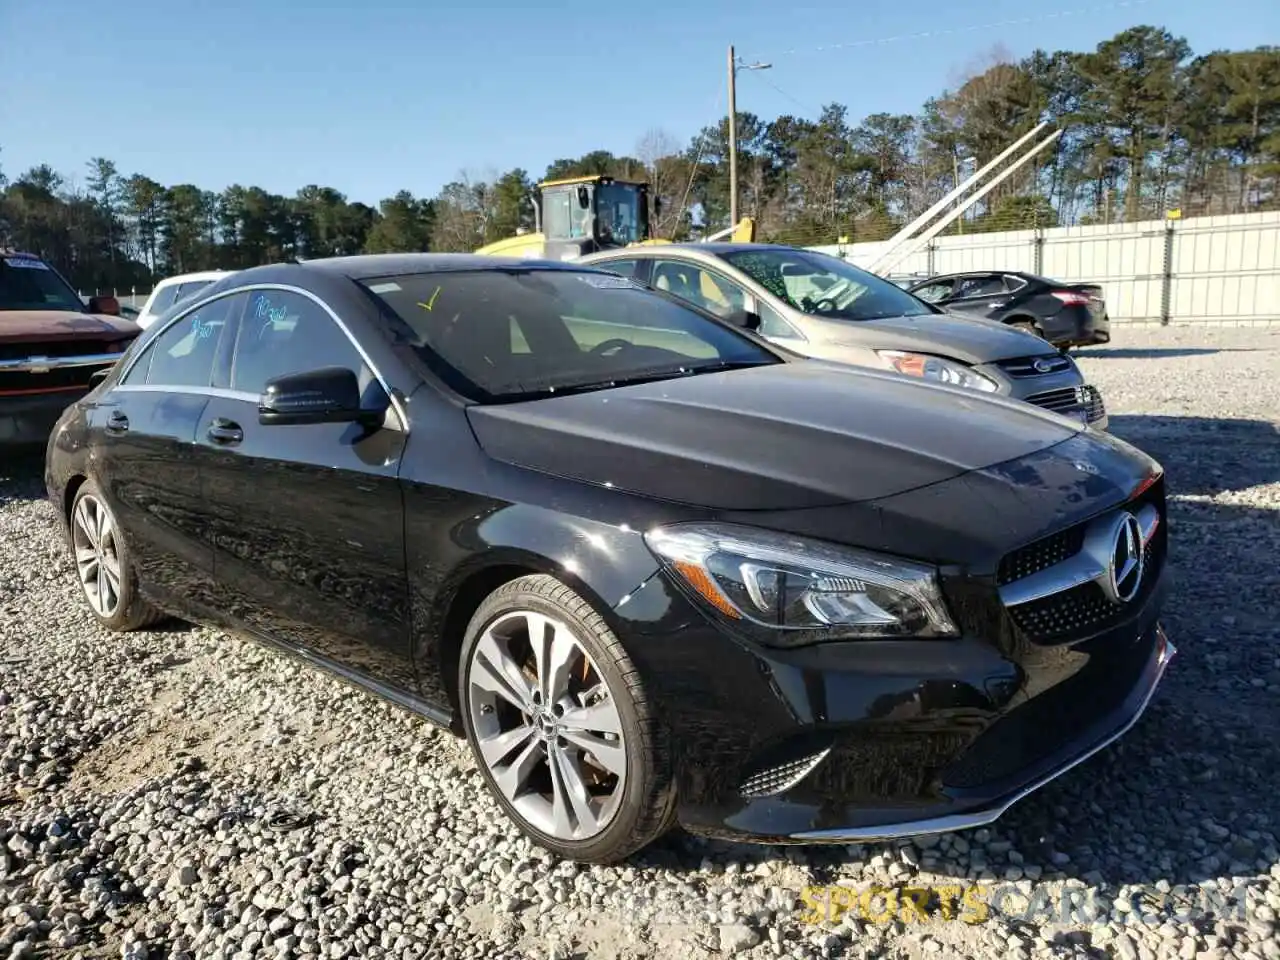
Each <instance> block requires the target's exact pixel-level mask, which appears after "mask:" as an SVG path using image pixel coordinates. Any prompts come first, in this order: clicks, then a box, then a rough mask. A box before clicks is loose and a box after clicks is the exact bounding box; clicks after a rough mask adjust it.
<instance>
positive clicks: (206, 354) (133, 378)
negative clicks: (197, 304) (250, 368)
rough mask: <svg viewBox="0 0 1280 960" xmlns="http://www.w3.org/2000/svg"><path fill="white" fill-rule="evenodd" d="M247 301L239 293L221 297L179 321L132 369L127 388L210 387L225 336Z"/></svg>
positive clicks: (148, 349) (126, 377) (162, 335)
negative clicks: (236, 308)
mask: <svg viewBox="0 0 1280 960" xmlns="http://www.w3.org/2000/svg"><path fill="white" fill-rule="evenodd" d="M243 302H244V296H243V295H242V294H237V295H234V296H230V297H219V298H218V299H217V300H214V301H212V302H211V303H207V304H205V305H204V306H202V307H201V308H200V309H199V310H194V311H192V312H191V313H189V314H187V315H186V316H185V317H183V318H182V319H180V320H177V321H175V322H174V323H173V324H171V325H170V326H169V328H168V329H166V330H165V331H164V332H163V333H162V334H160V335H159V336H158V337H156V339H155V340H153V341H152V342H151V343H150V344H149V345H148V346H147V349H146V352H145V353H144V354H143V355H142V356H141V357H139V358H138V362H137V363H136V364H134V365H133V367H132V368H130V370H129V372H128V373H127V374H126V375H125V378H124V380H123V381H122V383H123V384H124V385H125V386H138V385H141V384H146V385H148V386H160V387H207V386H209V385H210V383H212V382H213V369H214V365H215V364H216V362H217V358H218V350H219V345H220V344H221V343H222V337H223V335H224V334H225V333H226V330H227V327H228V326H229V325H230V322H231V319H232V318H233V317H234V315H235V313H234V310H235V306H236V305H237V304H241V303H243Z"/></svg>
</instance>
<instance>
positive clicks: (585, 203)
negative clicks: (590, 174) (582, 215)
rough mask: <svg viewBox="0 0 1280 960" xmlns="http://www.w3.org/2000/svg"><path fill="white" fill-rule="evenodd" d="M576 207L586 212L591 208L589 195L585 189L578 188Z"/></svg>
mask: <svg viewBox="0 0 1280 960" xmlns="http://www.w3.org/2000/svg"><path fill="white" fill-rule="evenodd" d="M578 206H580V207H581V208H582V209H583V210H588V209H590V207H591V194H590V193H589V192H587V188H586V187H579V188H578Z"/></svg>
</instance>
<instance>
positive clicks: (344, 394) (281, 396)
mask: <svg viewBox="0 0 1280 960" xmlns="http://www.w3.org/2000/svg"><path fill="white" fill-rule="evenodd" d="M381 419H382V415H381V414H380V413H378V412H377V411H371V410H362V409H361V408H360V381H359V380H358V379H356V375H355V373H353V372H352V371H351V370H348V369H347V368H346V367H324V368H322V369H320V370H308V371H306V372H305V373H289V374H285V375H284V376H283V377H276V378H274V379H272V380H268V381H267V386H266V389H264V390H263V391H262V395H261V396H260V397H259V398H258V422H259V423H262V424H267V425H271V426H276V425H286V424H303V423H364V424H372V423H374V422H376V421H379V420H381Z"/></svg>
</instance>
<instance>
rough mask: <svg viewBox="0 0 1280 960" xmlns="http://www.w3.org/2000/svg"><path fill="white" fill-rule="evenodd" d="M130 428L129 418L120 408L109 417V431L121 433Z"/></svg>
mask: <svg viewBox="0 0 1280 960" xmlns="http://www.w3.org/2000/svg"><path fill="white" fill-rule="evenodd" d="M128 429H129V418H128V417H126V416H125V415H124V414H123V413H121V412H120V411H119V410H114V411H112V413H111V416H109V417H107V433H113V434H121V433H124V432H126V431H127V430H128Z"/></svg>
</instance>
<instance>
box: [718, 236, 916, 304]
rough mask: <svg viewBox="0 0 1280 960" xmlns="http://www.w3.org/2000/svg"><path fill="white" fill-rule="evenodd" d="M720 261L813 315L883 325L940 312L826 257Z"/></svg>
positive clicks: (750, 254) (745, 253) (760, 254)
mask: <svg viewBox="0 0 1280 960" xmlns="http://www.w3.org/2000/svg"><path fill="white" fill-rule="evenodd" d="M720 256H721V257H722V258H723V259H724V260H725V261H727V262H728V263H730V264H732V265H733V266H734V267H736V268H738V269H739V270H741V271H742V272H743V273H744V274H746V275H747V276H748V277H750V278H751V279H752V280H754V281H755V282H756V283H758V284H760V285H761V286H762V287H764V288H765V289H766V290H768V291H769V292H770V293H772V294H773V295H774V296H775V297H777V298H778V299H779V300H781V301H783V302H784V303H786V304H788V305H790V306H792V307H794V308H795V309H797V310H800V311H802V312H804V313H807V314H811V315H813V316H818V317H825V318H827V319H830V320H878V319H881V318H884V317H913V316H921V315H924V314H933V313H934V312H935V311H934V310H932V309H930V308H929V307H928V306H927V305H926V304H925V303H923V302H922V301H920V300H918V299H916V298H915V297H913V296H912V295H911V294H909V293H907V292H906V291H905V290H903V289H901V288H900V287H897V286H895V285H894V284H892V283H890V282H889V281H888V280H885V279H883V278H881V277H878V276H876V275H875V274H872V273H868V272H867V271H865V270H859V269H858V268H857V267H855V266H853V265H852V264H849V263H846V262H845V261H844V260H841V259H840V258H839V257H832V256H829V255H828V254H825V253H816V252H814V251H811V250H794V249H791V248H788V247H780V248H778V249H767V248H765V249H747V250H738V251H735V252H732V253H723V254H720Z"/></svg>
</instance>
